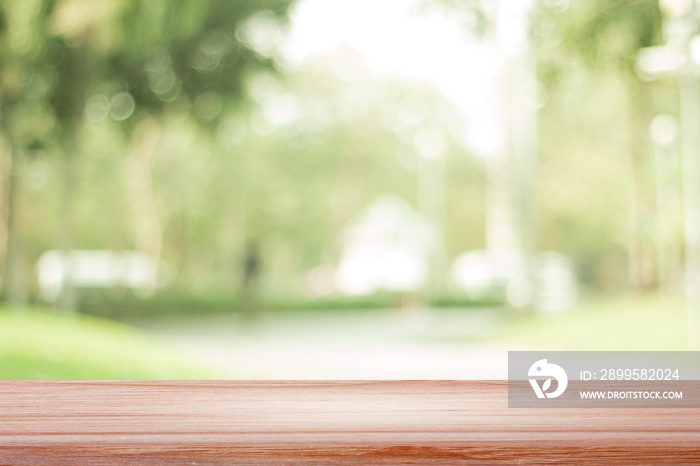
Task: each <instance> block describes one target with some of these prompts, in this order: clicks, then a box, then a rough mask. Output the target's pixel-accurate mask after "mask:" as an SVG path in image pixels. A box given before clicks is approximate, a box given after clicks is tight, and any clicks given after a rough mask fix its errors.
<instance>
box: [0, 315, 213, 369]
mask: <svg viewBox="0 0 700 466" xmlns="http://www.w3.org/2000/svg"><path fill="white" fill-rule="evenodd" d="M202 378H216V377H214V376H213V374H211V373H209V372H207V371H205V370H204V369H203V368H199V367H197V366H195V365H194V364H191V363H188V362H186V361H184V360H183V359H182V358H181V357H180V356H179V355H178V354H177V352H176V351H175V350H174V349H173V348H172V347H170V346H169V345H167V344H166V343H165V342H161V341H158V340H155V339H153V338H152V337H150V336H148V335H147V334H145V333H142V332H140V331H138V330H136V329H134V328H132V327H129V326H127V325H124V324H120V323H116V322H111V321H108V320H104V319H100V318H96V317H90V316H84V315H79V314H76V315H65V314H61V313H59V312H58V311H51V310H38V309H29V310H22V311H9V310H6V309H0V379H102V380H105V379H143V380H148V379H202Z"/></svg>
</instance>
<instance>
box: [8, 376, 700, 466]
mask: <svg viewBox="0 0 700 466" xmlns="http://www.w3.org/2000/svg"><path fill="white" fill-rule="evenodd" d="M584 461H585V462H586V463H588V464H642V463H654V464H658V463H664V462H666V463H669V464H694V463H698V464H700V410H698V409H659V408H647V409H620V408H616V409H523V408H508V400H507V385H506V382H505V381H399V382H396V381H386V382H383V381H358V382H346V381H343V382H294V381H289V382H260V381H251V382H230V381H157V382H133V381H129V382H127V381H123V382H122V381H119V382H99V381H89V382H88V381H77V382H72V381H2V382H0V464H66V465H68V464H70V465H80V464H104V465H121V464H146V465H161V464H163V465H166V464H167V465H171V464H197V465H199V464H293V463H297V462H298V463H303V464H424V463H432V464H464V463H467V464H484V463H487V462H495V463H502V464H542V463H558V462H559V463H567V464H571V463H580V462H584Z"/></svg>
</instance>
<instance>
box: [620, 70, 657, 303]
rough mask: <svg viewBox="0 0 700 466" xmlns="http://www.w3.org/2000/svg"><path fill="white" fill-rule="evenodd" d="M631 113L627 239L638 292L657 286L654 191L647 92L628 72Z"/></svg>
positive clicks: (642, 84)
mask: <svg viewBox="0 0 700 466" xmlns="http://www.w3.org/2000/svg"><path fill="white" fill-rule="evenodd" d="M626 74H627V79H626V83H625V84H626V86H627V89H628V112H629V120H628V121H629V124H630V129H629V141H628V143H629V155H630V162H631V167H630V168H631V184H632V186H631V193H630V194H631V196H630V197H631V199H630V206H631V208H630V224H631V225H630V229H631V231H630V234H629V236H628V257H629V269H628V270H629V281H630V284H631V285H632V287H634V288H635V289H637V290H639V291H645V290H650V289H653V288H654V287H655V285H656V270H655V260H654V258H655V248H654V243H653V235H652V228H653V225H654V190H653V187H652V180H651V178H650V173H649V161H650V157H649V155H650V154H649V153H648V146H649V144H648V140H649V138H648V134H647V128H648V127H649V121H650V110H649V107H648V104H647V102H649V101H650V100H649V99H650V96H649V95H648V91H647V89H646V86H645V85H644V83H642V82H641V81H640V80H639V79H638V78H637V77H636V76H635V75H634V74H632V73H626Z"/></svg>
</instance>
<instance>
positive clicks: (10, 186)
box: [0, 112, 24, 307]
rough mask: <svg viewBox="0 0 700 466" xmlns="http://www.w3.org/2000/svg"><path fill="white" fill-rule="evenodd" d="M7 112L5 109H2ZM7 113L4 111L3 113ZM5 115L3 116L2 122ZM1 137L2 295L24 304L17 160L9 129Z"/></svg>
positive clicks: (18, 303)
mask: <svg viewBox="0 0 700 466" xmlns="http://www.w3.org/2000/svg"><path fill="white" fill-rule="evenodd" d="M3 113H5V112H3ZM3 117H4V115H3ZM4 121H5V118H2V122H4ZM2 136H3V139H2V140H0V173H2V174H3V175H4V179H3V180H2V184H1V185H0V186H2V204H1V205H0V218H1V219H2V220H1V225H0V264H2V265H1V266H0V268H1V270H2V282H1V283H2V290H1V295H2V298H3V299H4V300H7V302H8V303H9V304H10V306H16V307H18V306H22V305H23V304H24V293H23V292H22V286H21V282H20V281H19V280H20V273H19V254H18V253H19V249H18V246H19V245H18V244H17V239H18V238H17V227H16V225H17V221H16V214H17V208H16V206H17V193H18V181H19V180H18V177H17V161H16V154H15V147H14V144H13V141H12V136H11V135H10V134H9V132H7V131H3V132H2Z"/></svg>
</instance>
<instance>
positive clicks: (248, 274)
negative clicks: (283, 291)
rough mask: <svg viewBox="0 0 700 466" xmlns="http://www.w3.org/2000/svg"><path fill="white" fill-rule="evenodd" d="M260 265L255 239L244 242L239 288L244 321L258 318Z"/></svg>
mask: <svg viewBox="0 0 700 466" xmlns="http://www.w3.org/2000/svg"><path fill="white" fill-rule="evenodd" d="M260 266H261V259H260V247H259V245H258V243H257V241H249V242H247V243H246V247H245V257H244V259H243V286H242V289H241V304H242V310H243V319H244V320H246V321H254V320H258V319H259V318H260V304H259V302H258V301H259V297H258V288H259V282H260Z"/></svg>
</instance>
